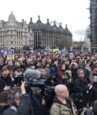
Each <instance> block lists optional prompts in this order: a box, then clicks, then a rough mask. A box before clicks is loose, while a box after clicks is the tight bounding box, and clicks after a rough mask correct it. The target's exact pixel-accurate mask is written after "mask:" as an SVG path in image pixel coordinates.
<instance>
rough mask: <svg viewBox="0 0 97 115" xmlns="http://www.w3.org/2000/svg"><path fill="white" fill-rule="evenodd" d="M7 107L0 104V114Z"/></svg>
mask: <svg viewBox="0 0 97 115" xmlns="http://www.w3.org/2000/svg"><path fill="white" fill-rule="evenodd" d="M7 108H8V106H7V105H6V106H0V115H2V114H3V112H4V111H5V110H6V109H7Z"/></svg>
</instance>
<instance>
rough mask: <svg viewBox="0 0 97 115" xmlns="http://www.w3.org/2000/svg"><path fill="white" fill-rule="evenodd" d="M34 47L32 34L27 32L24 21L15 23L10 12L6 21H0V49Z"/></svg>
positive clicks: (30, 31) (29, 31)
mask: <svg viewBox="0 0 97 115" xmlns="http://www.w3.org/2000/svg"><path fill="white" fill-rule="evenodd" d="M33 45H34V33H33V32H32V30H29V28H28V25H27V23H26V21H24V20H22V22H18V21H16V18H15V16H14V14H13V12H11V14H10V15H9V17H8V21H7V22H5V21H4V20H1V21H0V48H17V49H19V48H23V46H33Z"/></svg>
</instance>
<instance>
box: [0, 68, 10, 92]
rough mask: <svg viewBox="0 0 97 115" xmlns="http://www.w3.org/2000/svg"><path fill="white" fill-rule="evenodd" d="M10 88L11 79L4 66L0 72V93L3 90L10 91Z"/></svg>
mask: <svg viewBox="0 0 97 115" xmlns="http://www.w3.org/2000/svg"><path fill="white" fill-rule="evenodd" d="M11 87H12V79H11V77H10V76H9V70H8V68H7V67H6V66H4V67H3V68H2V70H1V76H0V92H1V91H4V90H10V89H11Z"/></svg>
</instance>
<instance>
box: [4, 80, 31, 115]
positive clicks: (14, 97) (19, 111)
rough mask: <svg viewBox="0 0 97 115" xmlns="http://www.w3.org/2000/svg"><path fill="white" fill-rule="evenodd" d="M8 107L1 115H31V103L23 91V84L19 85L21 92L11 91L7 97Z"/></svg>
mask: <svg viewBox="0 0 97 115" xmlns="http://www.w3.org/2000/svg"><path fill="white" fill-rule="evenodd" d="M9 98H10V100H9V104H10V107H9V108H8V109H6V110H5V111H4V112H3V115H31V113H30V108H31V101H30V98H29V95H28V94H27V93H26V90H25V83H24V82H23V83H22V85H21V91H19V90H17V91H15V90H14V91H13V92H12V94H11V95H10V96H9Z"/></svg>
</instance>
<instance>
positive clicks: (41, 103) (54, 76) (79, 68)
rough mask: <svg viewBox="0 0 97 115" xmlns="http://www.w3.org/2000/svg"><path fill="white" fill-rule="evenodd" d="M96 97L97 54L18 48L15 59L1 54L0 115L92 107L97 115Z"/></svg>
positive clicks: (54, 114)
mask: <svg viewBox="0 0 97 115" xmlns="http://www.w3.org/2000/svg"><path fill="white" fill-rule="evenodd" d="M26 73H27V74H26ZM96 100H97V54H96V53H92V52H86V53H84V52H81V51H80V52H74V51H68V52H67V53H63V52H40V51H33V52H30V51H25V50H17V51H16V52H15V57H14V60H8V59H7V58H6V56H5V55H0V115H20V114H21V115H82V114H83V111H84V108H90V107H93V109H92V112H91V115H97V110H96V106H97V101H96ZM89 110H90V109H89ZM85 112H86V111H85ZM84 114H85V113H84ZM84 114H83V115H84ZM86 115H87V114H86Z"/></svg>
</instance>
